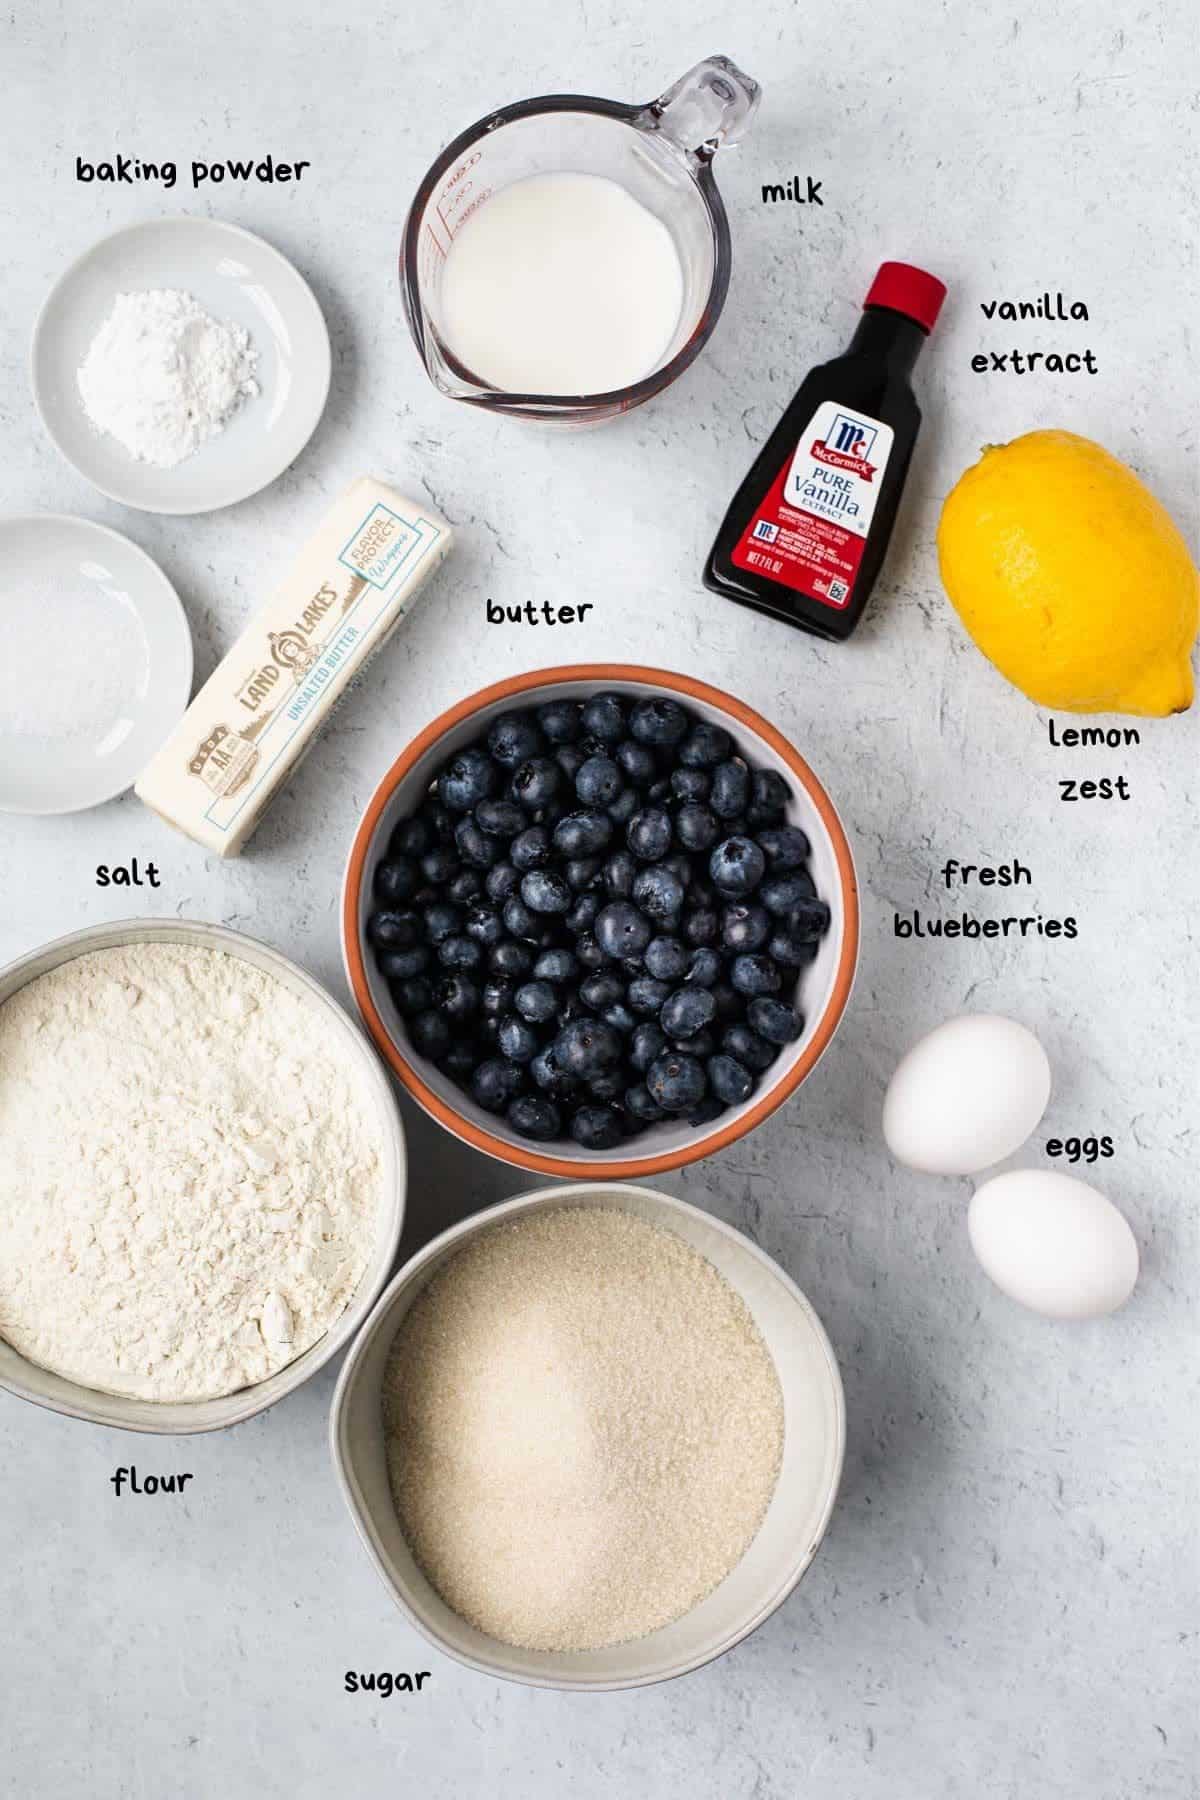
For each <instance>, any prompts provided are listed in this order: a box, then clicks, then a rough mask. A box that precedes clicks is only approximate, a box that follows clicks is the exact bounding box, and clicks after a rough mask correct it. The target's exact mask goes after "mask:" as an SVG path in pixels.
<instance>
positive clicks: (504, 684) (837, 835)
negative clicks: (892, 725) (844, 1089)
mask: <svg viewBox="0 0 1200 1800" xmlns="http://www.w3.org/2000/svg"><path fill="white" fill-rule="evenodd" d="M613 681H632V682H639V683H642V684H644V685H647V686H659V687H665V688H668V689H670V690H671V691H672V692H674V693H678V694H683V695H685V696H686V697H687V698H689V699H693V700H701V701H704V702H705V703H706V704H707V705H710V706H713V707H716V708H718V709H719V710H720V711H722V712H724V713H726V714H727V715H728V716H729V717H730V718H732V719H734V720H736V721H737V723H738V724H740V725H743V726H745V727H746V728H747V729H748V730H750V731H753V732H755V733H756V734H757V735H758V736H759V737H761V738H762V739H763V740H764V741H765V742H766V743H768V744H769V745H770V746H771V748H772V750H774V751H775V753H776V755H778V756H779V757H780V758H781V759H782V761H783V762H784V763H786V764H787V766H788V768H789V769H790V771H791V773H792V774H793V775H794V776H795V777H796V779H797V781H799V783H800V785H801V786H802V787H803V788H804V790H805V792H806V794H807V796H808V798H809V800H810V801H811V802H812V804H813V806H814V807H815V808H816V811H817V813H818V814H819V815H820V818H821V822H822V824H823V825H824V827H825V829H826V831H827V832H828V834H829V839H830V843H831V845H832V847H833V853H834V858H835V861H836V863H837V869H838V876H839V881H840V888H841V895H840V898H841V904H842V948H841V954H840V956H839V958H838V964H837V968H836V970H835V973H834V980H833V986H832V988H831V990H830V994H829V998H828V1000H827V1001H826V1004H825V1007H824V1009H823V1010H822V1013H821V1016H820V1019H819V1021H818V1023H817V1026H816V1029H815V1030H814V1032H813V1034H812V1038H811V1039H810V1041H809V1043H808V1044H807V1045H806V1047H805V1049H804V1052H803V1054H802V1055H801V1056H799V1057H798V1058H797V1060H796V1062H795V1064H794V1065H793V1066H792V1068H791V1069H789V1070H788V1071H787V1073H786V1074H785V1075H784V1076H782V1077H781V1078H780V1079H779V1080H778V1081H777V1082H776V1083H774V1084H773V1085H772V1086H770V1087H769V1088H768V1089H767V1090H766V1092H765V1093H764V1094H763V1096H762V1098H761V1099H760V1100H758V1101H757V1102H756V1104H755V1105H754V1106H752V1107H751V1108H750V1110H749V1111H748V1112H746V1113H744V1114H742V1115H741V1116H740V1117H739V1118H737V1119H736V1120H735V1121H733V1122H732V1123H730V1124H727V1125H724V1126H718V1128H717V1129H715V1130H713V1131H710V1132H705V1131H703V1130H702V1131H701V1132H699V1133H698V1134H697V1137H696V1140H695V1141H694V1142H693V1143H690V1144H686V1145H684V1146H682V1147H681V1148H676V1149H674V1150H668V1151H662V1152H660V1153H658V1154H657V1155H654V1156H642V1157H628V1158H624V1159H623V1160H622V1161H620V1162H608V1163H600V1162H589V1161H588V1160H587V1159H586V1158H582V1157H581V1158H575V1157H563V1156H553V1155H550V1154H547V1153H545V1152H543V1151H541V1150H538V1149H535V1148H534V1147H533V1146H532V1145H531V1146H529V1147H526V1146H525V1145H523V1144H520V1145H519V1144H513V1143H510V1142H509V1141H508V1140H507V1139H506V1138H502V1137H499V1136H496V1135H495V1134H494V1133H492V1132H489V1131H486V1130H484V1129H483V1128H482V1127H481V1126H479V1125H476V1124H475V1123H474V1121H473V1120H471V1119H468V1118H465V1117H464V1116H463V1115H461V1114H460V1113H458V1112H456V1111H455V1110H454V1109H453V1108H452V1107H450V1106H448V1105H447V1104H446V1102H445V1101H444V1100H442V1099H441V1098H440V1097H439V1096H438V1095H437V1094H436V1093H434V1091H433V1089H432V1088H431V1087H429V1085H428V1084H427V1083H426V1082H425V1081H424V1080H423V1079H422V1077H421V1075H420V1073H419V1071H418V1070H417V1069H416V1067H415V1066H414V1065H413V1064H411V1063H410V1062H409V1061H408V1059H407V1057H406V1056H405V1055H404V1053H403V1052H402V1050H401V1049H400V1047H399V1045H398V1044H397V1043H396V1042H395V1040H394V1039H393V1038H392V1037H391V1035H390V1033H389V1032H388V1029H387V1027H386V1025H385V1024H384V1022H383V1019H382V1017H381V1016H380V1013H379V1009H378V1008H377V1007H376V1005H375V1002H374V1000H373V999H372V997H371V991H370V987H369V985H368V981H367V972H366V960H365V957H364V953H363V943H362V937H361V934H360V932H359V929H358V911H359V899H360V895H361V893H362V887H363V879H364V876H365V873H366V860H367V851H368V848H369V846H370V843H371V840H372V838H373V837H374V835H375V831H376V828H377V826H378V824H379V820H380V817H381V815H382V813H383V811H384V809H385V808H386V807H387V805H388V803H389V802H390V800H391V798H392V795H393V794H394V793H395V790H396V788H397V787H398V786H399V784H400V782H401V781H402V780H403V779H404V777H405V776H406V775H407V774H408V773H409V771H410V769H412V768H413V767H414V766H415V764H416V763H417V762H419V761H420V759H421V757H423V756H424V755H425V754H426V752H427V751H428V750H430V749H431V748H432V747H433V745H435V744H436V743H437V741H438V740H439V738H442V737H444V736H445V734H446V733H447V732H448V731H451V730H453V729H454V727H455V726H457V725H460V724H461V723H462V722H463V721H464V720H465V719H468V718H470V717H471V716H472V715H473V714H474V713H477V712H479V711H481V710H482V709H483V708H484V707H488V706H493V705H495V704H496V703H497V702H498V701H503V700H509V699H513V698H515V697H517V696H519V695H522V694H527V693H528V692H529V691H530V690H531V689H534V688H541V687H557V686H562V685H564V684H566V683H569V682H588V683H594V684H597V685H602V684H603V683H605V682H613ZM858 948H859V905H858V882H857V879H856V876H855V872H854V859H853V856H852V855H851V851H850V845H849V841H848V840H847V837H846V832H845V829H844V827H843V825H842V822H841V819H840V818H839V817H838V814H837V810H836V808H835V807H834V804H833V802H832V800H831V799H830V798H829V795H828V794H827V793H826V791H825V788H824V786H823V785H822V783H821V782H820V780H819V779H818V778H817V776H816V775H815V774H814V773H813V771H812V769H811V768H810V767H809V765H808V763H807V762H805V760H804V758H803V757H802V756H801V755H800V753H799V751H798V750H796V749H795V748H794V746H793V745H791V744H790V743H789V742H788V740H787V739H786V738H785V737H784V736H783V734H782V732H780V731H779V730H778V729H777V728H776V727H775V726H774V725H772V724H771V722H770V720H769V719H765V718H763V716H762V714H761V713H758V712H755V710H754V708H753V707H750V706H747V705H746V704H745V702H744V701H742V700H738V699H736V698H735V697H734V696H733V695H732V694H727V693H725V692H724V691H723V690H722V689H721V688H716V687H712V686H710V685H709V684H708V683H707V682H705V681H700V680H698V679H697V678H696V677H695V676H692V675H681V674H677V673H674V672H673V671H671V670H669V669H656V668H649V667H646V666H644V665H642V664H638V663H567V664H564V665H562V666H560V667H557V668H549V669H533V670H529V671H527V672H526V673H525V674H523V675H510V676H507V677H506V678H505V679H504V680H503V681H497V682H494V683H492V685H491V686H489V687H486V688H480V689H479V690H478V691H477V692H476V693H473V694H469V695H467V697H466V699H464V700H460V701H458V702H457V703H456V704H455V705H453V706H450V707H447V709H446V710H445V712H442V713H439V714H438V716H437V718H435V719H434V720H432V721H431V723H430V724H428V725H427V726H426V727H425V729H424V730H423V731H421V732H418V734H417V736H416V737H415V738H414V739H413V740H412V742H411V743H410V744H409V745H408V747H407V749H405V750H403V751H402V752H401V753H400V755H399V756H398V757H397V758H396V760H395V762H393V763H392V765H391V767H390V768H389V769H388V770H387V771H386V772H385V774H384V775H383V776H382V778H381V779H380V781H379V782H378V784H377V785H376V788H375V791H374V793H373V794H372V796H371V798H370V800H369V801H368V802H367V806H366V810H365V811H364V813H363V816H362V818H361V819H360V820H359V823H358V826H357V829H356V830H355V833H354V839H353V842H352V843H351V846H350V853H349V856H348V858H347V863H346V874H345V880H344V882H343V886H342V955H343V958H344V960H345V965H346V975H347V979H348V981H349V984H350V991H351V993H352V994H353V996H354V1003H355V1005H356V1007H357V1008H358V1013H359V1017H360V1018H361V1019H362V1021H363V1024H364V1025H365V1027H366V1029H367V1032H368V1034H369V1035H370V1038H371V1040H372V1042H373V1043H374V1045H375V1048H376V1050H377V1051H378V1052H379V1054H380V1055H381V1056H382V1057H383V1059H384V1061H385V1062H386V1063H387V1065H388V1067H389V1068H390V1069H391V1071H392V1073H393V1074H394V1075H395V1076H396V1078H397V1080H398V1081H399V1082H400V1083H401V1085H402V1086H403V1087H404V1089H405V1091H406V1093H408V1094H409V1095H410V1096H411V1098H412V1099H414V1100H415V1101H416V1102H417V1104H418V1105H419V1106H420V1107H421V1108H422V1109H423V1111H425V1112H426V1113H428V1115H429V1116H430V1117H431V1118H432V1119H434V1120H436V1121H437V1123H438V1124H439V1125H441V1126H442V1127H443V1128H444V1129H445V1130H446V1131H449V1132H450V1133H451V1135H452V1136H454V1137H456V1138H458V1139H459V1140H460V1141H461V1142H462V1143H465V1144H468V1145H470V1147H471V1148H472V1149H474V1150H479V1151H482V1152H483V1154H484V1155H486V1156H491V1157H494V1158H495V1159H497V1160H498V1161H500V1162H505V1163H508V1164H510V1165H511V1166H513V1167H516V1168H521V1169H528V1170H530V1171H531V1172H532V1173H534V1174H538V1175H557V1176H562V1177H565V1178H566V1179H568V1180H579V1179H580V1178H583V1179H585V1180H589V1181H620V1180H624V1179H627V1178H629V1177H640V1176H645V1175H663V1174H667V1173H669V1172H670V1171H671V1170H673V1169H682V1168H685V1167H687V1165H688V1164H690V1163H694V1162H699V1161H700V1160H701V1159H702V1158H704V1157H706V1156H713V1155H715V1154H716V1153H717V1152H718V1151H720V1150H725V1149H728V1147H729V1146H730V1145H731V1144H734V1143H736V1142H737V1141H738V1140H739V1139H740V1138H742V1137H744V1136H745V1135H746V1134H747V1132H750V1131H753V1130H754V1129H755V1127H756V1126H758V1125H761V1124H762V1122H763V1120H764V1119H767V1118H769V1117H770V1115H771V1114H772V1113H773V1112H775V1111H777V1109H778V1108H779V1107H781V1106H782V1105H783V1104H784V1102H785V1101H786V1100H788V1099H790V1098H791V1096H792V1094H794V1093H795V1091H796V1089H797V1088H798V1087H799V1086H800V1084H801V1082H803V1081H804V1080H805V1079H806V1078H807V1077H808V1075H810V1074H811V1072H812V1070H813V1069H814V1068H815V1067H816V1065H817V1063H818V1062H819V1061H820V1059H821V1057H822V1056H823V1055H824V1053H825V1051H826V1050H827V1049H828V1047H829V1044H830V1042H831V1040H832V1038H833V1035H834V1032H835V1031H836V1030H837V1027H838V1025H839V1024H840V1022H841V1019H842V1015H843V1013H844V1012H845V1010H846V1006H847V1003H848V1001H849V998H850V990H851V988H852V986H853V984H854V973H855V968H856V966H857V962H858Z"/></svg>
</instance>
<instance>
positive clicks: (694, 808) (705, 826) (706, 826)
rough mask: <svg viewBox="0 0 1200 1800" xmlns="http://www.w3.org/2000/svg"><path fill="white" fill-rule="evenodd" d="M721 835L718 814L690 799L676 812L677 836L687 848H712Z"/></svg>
mask: <svg viewBox="0 0 1200 1800" xmlns="http://www.w3.org/2000/svg"><path fill="white" fill-rule="evenodd" d="M720 835H721V827H720V825H719V824H718V822H717V815H716V813H714V812H711V811H710V810H709V808H708V807H707V806H701V805H700V804H699V802H698V801H695V800H689V801H687V802H686V803H685V804H684V805H683V806H681V807H680V809H679V811H678V812H677V813H676V814H675V836H676V837H677V838H678V839H679V841H680V843H681V844H682V845H683V847H684V849H685V850H711V849H712V847H713V845H714V844H715V843H716V841H717V839H718V838H719V837H720Z"/></svg>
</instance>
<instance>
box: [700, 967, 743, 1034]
mask: <svg viewBox="0 0 1200 1800" xmlns="http://www.w3.org/2000/svg"><path fill="white" fill-rule="evenodd" d="M709 992H710V993H711V994H712V997H713V999H714V1000H715V1001H716V1003H717V1019H718V1021H719V1022H720V1023H721V1024H722V1025H728V1024H729V1022H730V1020H731V1019H740V1018H741V1016H742V1012H743V1010H744V1008H745V1005H746V1001H745V996H744V995H742V994H739V993H738V991H737V989H736V988H735V987H734V986H733V984H732V982H728V981H726V980H725V979H724V978H722V979H721V980H720V981H714V982H713V984H712V987H711V988H710V990H709Z"/></svg>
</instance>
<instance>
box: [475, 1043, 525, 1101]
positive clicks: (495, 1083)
mask: <svg viewBox="0 0 1200 1800" xmlns="http://www.w3.org/2000/svg"><path fill="white" fill-rule="evenodd" d="M524 1085H525V1072H524V1070H523V1069H522V1068H521V1067H520V1065H519V1064H517V1063H512V1062H506V1061H505V1060H504V1058H503V1057H501V1056H491V1057H489V1058H488V1059H487V1061H486V1062H481V1063H480V1064H479V1065H478V1067H477V1068H476V1070H475V1073H474V1074H473V1075H472V1077H471V1093H472V1095H473V1096H474V1098H475V1101H476V1104H477V1105H479V1106H482V1107H483V1109H484V1111H485V1112H492V1113H498V1112H503V1111H504V1109H505V1107H506V1106H507V1105H508V1103H509V1101H510V1100H512V1099H514V1098H515V1097H516V1095H518V1094H519V1093H520V1091H521V1089H522V1088H523V1087H524Z"/></svg>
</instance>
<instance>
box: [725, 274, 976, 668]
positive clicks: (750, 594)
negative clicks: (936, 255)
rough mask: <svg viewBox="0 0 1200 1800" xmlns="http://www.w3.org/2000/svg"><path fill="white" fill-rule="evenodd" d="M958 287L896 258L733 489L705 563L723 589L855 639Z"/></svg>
mask: <svg viewBox="0 0 1200 1800" xmlns="http://www.w3.org/2000/svg"><path fill="white" fill-rule="evenodd" d="M945 296H946V290H945V287H944V286H943V285H942V283H941V282H940V281H939V280H938V279H937V278H936V276H933V275H927V274H926V273H925V271H924V270H923V269H915V268H913V267H912V266H911V265H910V264H908V263H896V262H885V263H883V264H881V266H880V269H879V273H878V274H877V275H876V277H875V280H874V281H873V282H872V284H871V289H870V292H869V293H868V295H867V298H866V301H865V303H864V308H863V316H862V319H861V320H860V321H859V325H858V329H857V330H856V331H855V333H854V336H853V338H852V339H851V341H850V345H849V347H848V349H847V350H846V351H845V353H844V355H842V356H838V357H835V358H834V360H833V361H832V362H828V363H822V364H821V365H820V366H819V367H818V368H815V369H813V370H812V372H811V373H810V374H809V375H808V376H807V377H806V379H805V381H804V383H803V385H802V387H801V388H800V391H799V393H798V394H797V395H796V398H795V399H794V400H793V401H792V403H791V405H790V406H789V407H788V409H787V411H786V412H785V413H784V415H783V417H782V418H781V419H780V421H779V424H778V425H777V426H776V427H775V430H774V431H773V432H772V433H771V436H770V437H769V438H768V439H767V442H766V444H765V446H764V448H763V449H762V451H761V452H760V454H759V456H758V457H757V459H756V461H755V463H754V466H753V467H752V469H751V470H750V472H749V474H748V475H747V476H746V479H745V480H744V481H743V482H742V485H741V487H740V488H739V489H738V491H737V493H736V494H735V495H734V497H733V501H732V503H731V505H730V508H729V511H728V512H727V513H726V515H725V520H724V523H723V524H722V526H721V529H720V530H719V532H718V533H717V538H716V542H715V543H714V545H713V547H712V550H711V552H710V554H709V558H708V562H707V564H706V565H705V570H704V582H705V585H706V586H707V587H709V588H711V589H712V590H713V592H714V593H718V594H724V595H725V597H726V598H727V599H730V600H737V601H739V602H740V603H741V604H742V605H743V606H753V607H756V608H758V610H759V611H760V612H767V613H771V614H772V615H773V616H774V617H775V618H777V619H784V620H786V622H787V623H788V624H789V625H798V626H799V627H800V628H801V629H802V630H804V631H812V632H815V633H816V634H817V635H818V636H819V637H826V638H847V637H849V636H850V633H851V632H852V631H853V630H854V627H855V626H856V625H857V624H858V621H859V619H860V618H861V617H862V614H863V609H864V608H865V606H866V604H867V599H868V597H869V595H870V592H871V588H872V586H873V585H874V582H875V578H876V576H877V575H878V573H879V570H880V567H881V566H882V563H883V558H884V555H885V553H886V550H887V546H888V540H889V538H890V537H891V534H892V526H893V525H894V523H895V520H896V509H897V507H898V506H899V503H900V494H901V491H902V489H903V487H904V478H905V476H906V474H907V473H908V465H909V461H910V460H911V457H912V451H913V445H914V444H915V442H916V437H917V430H918V427H919V426H920V423H921V413H920V408H919V407H918V405H917V402H916V398H915V396H914V394H913V391H912V385H911V381H910V376H911V374H912V369H913V365H914V364H915V362H916V360H917V355H918V352H919V351H920V349H921V347H922V345H923V344H924V342H925V339H926V337H927V336H928V335H929V333H930V331H932V329H933V326H934V323H935V321H936V319H937V316H938V313H939V311H940V310H941V305H942V301H943V300H944V299H945Z"/></svg>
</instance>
